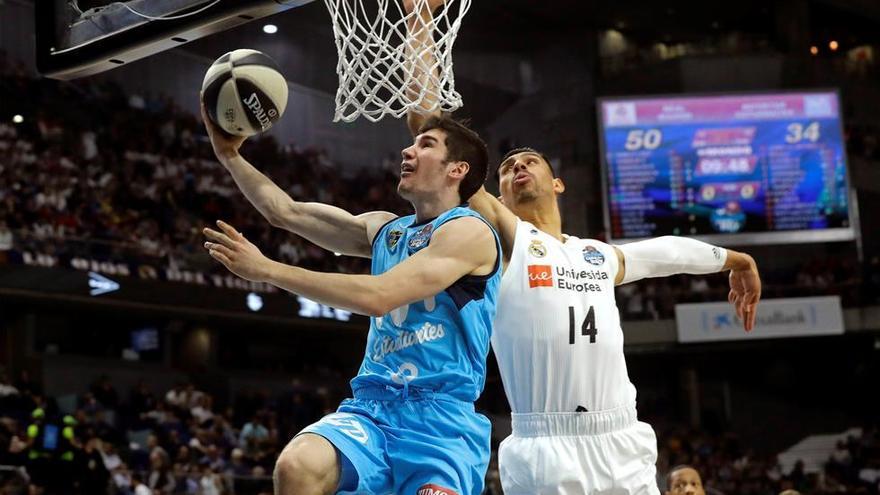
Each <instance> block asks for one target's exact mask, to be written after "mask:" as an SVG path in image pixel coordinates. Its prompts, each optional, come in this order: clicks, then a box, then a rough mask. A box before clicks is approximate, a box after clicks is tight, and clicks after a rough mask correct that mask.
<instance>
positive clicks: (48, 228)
mask: <svg viewBox="0 0 880 495" xmlns="http://www.w3.org/2000/svg"><path fill="white" fill-rule="evenodd" d="M0 100H2V101H3V102H5V103H3V104H2V106H3V110H10V109H12V108H15V111H17V112H19V113H20V114H23V115H26V116H27V117H26V118H25V119H24V121H23V122H21V123H18V124H14V123H11V122H2V123H0V154H2V155H3V157H4V158H3V159H2V160H0V263H3V262H21V258H22V252H24V251H29V252H32V253H40V254H48V255H51V256H56V257H64V256H67V257H74V256H84V257H87V258H90V259H100V260H103V261H119V262H124V263H149V264H151V265H154V266H160V267H163V268H169V269H173V270H188V271H195V272H202V273H212V272H213V273H221V274H225V270H224V269H223V268H222V267H221V266H220V265H219V264H218V263H215V262H213V260H211V259H210V257H209V256H207V255H206V253H205V252H204V250H203V249H202V248H201V246H202V241H203V236H202V234H201V228H202V227H204V226H206V225H211V224H212V223H213V222H214V221H215V220H216V219H224V220H226V221H227V222H228V223H230V224H232V225H234V226H236V227H237V228H239V229H240V230H241V231H243V232H244V233H245V234H246V235H247V236H248V238H249V239H250V240H251V241H252V242H254V243H255V244H256V245H257V246H259V247H260V248H261V249H262V250H263V251H264V253H266V254H267V255H268V256H270V257H273V258H275V259H278V260H280V261H283V262H287V263H292V264H298V265H300V266H303V267H306V268H311V269H316V270H325V271H341V272H347V273H361V272H366V271H367V270H368V265H367V263H366V262H365V261H364V260H361V259H356V258H348V257H337V256H333V254H332V253H328V252H326V251H324V250H322V249H320V248H318V247H316V246H314V245H313V244H311V243H309V242H307V241H304V240H303V239H301V238H299V237H297V236H293V235H289V234H287V233H285V232H283V231H281V230H279V229H275V228H272V227H271V226H270V225H269V224H268V222H266V221H265V220H264V219H262V218H261V217H260V216H259V214H258V213H257V212H256V210H255V209H254V208H252V207H251V206H250V205H249V204H247V202H246V200H245V199H244V197H243V196H242V195H241V193H239V192H238V190H237V188H236V186H235V184H234V182H233V180H232V178H231V176H230V174H229V173H227V172H226V171H225V170H224V169H223V167H222V166H221V165H220V164H219V163H218V162H217V160H216V159H214V156H213V153H212V151H211V147H210V144H209V143H208V142H207V140H206V137H205V135H204V131H203V128H202V123H201V122H200V121H199V119H198V118H196V116H194V115H191V114H189V113H187V112H184V111H182V110H181V108H180V107H179V106H178V105H177V104H176V103H175V102H173V101H171V100H170V99H168V98H157V97H150V96H140V95H133V94H126V92H125V91H123V89H122V88H121V87H119V86H118V85H116V84H114V83H113V82H110V81H100V80H94V79H87V80H83V81H76V82H58V81H52V80H48V79H37V78H35V77H34V76H31V75H29V74H28V73H27V72H26V71H25V70H24V69H23V67H22V66H21V65H20V64H19V65H16V64H13V63H11V62H10V61H8V60H6V59H5V57H3V56H2V54H0ZM70 101H76V102H77V104H76V105H70V104H69V102H70ZM13 105H14V106H13ZM86 109H87V111H84V110H86ZM855 132H856V131H852V132H851V133H850V134H852V133H855ZM856 134H857V133H856ZM859 136H861V134H859ZM859 143H860V145H859V146H860V148H859V149H860V150H867V151H871V152H872V153H873V152H875V151H876V146H875V144H871V143H873V141H872V140H871V139H870V138H867V137H865V136H861V137H860V138H859ZM245 147H246V148H245V150H244V152H243V153H244V154H245V155H246V156H247V157H248V158H249V160H250V161H252V162H253V163H255V164H257V165H258V166H259V167H260V168H261V169H262V170H263V171H264V172H265V173H266V174H267V175H268V176H269V177H271V178H272V179H273V180H274V181H276V182H277V183H278V184H279V185H280V186H281V187H282V188H284V189H285V190H286V191H288V192H289V193H290V194H291V196H292V197H294V198H296V199H298V200H304V201H310V200H315V201H321V202H327V203H331V204H335V205H338V206H340V207H342V208H344V209H346V210H348V211H351V212H352V213H361V212H364V211H368V210H376V209H380V210H388V211H392V212H399V213H407V212H408V211H409V209H410V207H409V206H408V204H407V203H406V202H405V201H403V200H402V199H400V198H399V197H398V196H397V194H396V192H395V184H396V170H395V164H394V163H393V160H388V159H386V160H385V162H386V163H385V166H376V167H372V168H363V169H360V171H358V172H352V171H347V170H346V169H344V168H342V167H339V166H338V164H336V163H334V162H333V161H332V160H331V159H330V158H329V157H328V154H327V153H326V151H325V150H321V149H314V148H298V147H296V146H281V145H279V144H278V143H277V142H276V141H275V140H274V139H273V138H271V137H263V138H258V139H251V140H249V141H248V142H246V143H245ZM762 271H763V276H764V278H765V287H766V289H765V294H767V295H768V296H771V297H774V296H775V297H781V296H799V295H814V294H827V293H837V294H841V295H842V296H843V297H844V303H845V304H858V303H863V302H872V301H861V300H859V298H860V297H862V296H860V295H859V293H860V291H859V288H860V287H862V284H866V285H870V287H865V288H866V289H867V290H864V291H861V293H862V294H872V295H873V296H871V297H874V298H876V296H877V294H880V259H876V258H875V259H871V260H869V262H868V268H867V270H866V273H862V271H863V270H861V269H860V268H859V267H858V266H856V265H854V264H853V263H848V262H845V261H838V260H835V259H834V258H828V259H822V260H817V261H814V262H810V263H808V264H805V265H803V266H802V267H800V269H788V270H785V271H781V272H780V273H773V272H769V271H768V270H767V268H766V267H764V266H762ZM726 293H727V289H726V281H725V280H724V279H723V278H721V277H715V278H709V279H705V278H687V277H678V278H673V279H666V280H658V281H645V282H643V283H641V284H638V285H635V286H631V287H623V288H621V289H620V291H619V295H618V297H619V299H620V301H619V306H620V308H621V311H622V312H623V314H624V316H625V317H626V318H631V319H632V318H647V319H651V318H654V319H656V318H668V317H671V316H672V315H673V309H674V305H675V303H676V302H695V301H713V300H724V299H725V298H726Z"/></svg>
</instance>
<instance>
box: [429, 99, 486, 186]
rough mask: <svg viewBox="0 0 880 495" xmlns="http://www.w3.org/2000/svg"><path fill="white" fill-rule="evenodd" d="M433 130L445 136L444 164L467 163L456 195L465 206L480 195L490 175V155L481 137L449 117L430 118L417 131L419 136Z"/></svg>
mask: <svg viewBox="0 0 880 495" xmlns="http://www.w3.org/2000/svg"><path fill="white" fill-rule="evenodd" d="M432 129H440V130H441V131H443V132H445V133H446V161H453V162H467V164H468V165H469V166H470V169H469V170H468V172H467V174H466V175H465V176H464V179H462V180H461V183H460V184H459V185H458V195H459V197H460V198H461V202H462V203H464V202H466V201H467V200H469V199H470V198H471V196H473V195H474V193H475V192H477V191H479V190H480V188H481V187H482V186H483V183H485V182H486V177H487V176H488V173H489V151H488V149H487V148H486V143H485V142H484V141H483V139H482V138H480V135H479V134H477V133H476V132H474V131H473V130H471V129H470V128H468V126H467V125H465V124H464V123H463V122H459V121H457V120H454V119H452V118H450V117H446V116H442V117H431V118H429V119H428V120H426V121H425V123H424V124H422V126H421V127H419V134H422V133H425V132H428V131H430V130H432Z"/></svg>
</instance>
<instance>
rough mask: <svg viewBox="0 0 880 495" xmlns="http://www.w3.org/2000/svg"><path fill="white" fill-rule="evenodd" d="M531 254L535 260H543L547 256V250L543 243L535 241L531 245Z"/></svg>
mask: <svg viewBox="0 0 880 495" xmlns="http://www.w3.org/2000/svg"><path fill="white" fill-rule="evenodd" d="M529 254H531V255H532V256H534V257H535V258H543V257H544V256H547V248H546V247H545V246H544V243H543V242H541V241H540V240H539V239H535V240H534V241H532V243H531V244H529Z"/></svg>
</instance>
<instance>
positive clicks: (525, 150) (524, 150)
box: [495, 146, 556, 178]
mask: <svg viewBox="0 0 880 495" xmlns="http://www.w3.org/2000/svg"><path fill="white" fill-rule="evenodd" d="M520 153H534V154H536V155H538V156H540V157H541V159H542V160H544V163H545V164H546V165H547V168H549V169H550V173H551V174H552V175H553V177H554V178H555V177H556V170H555V169H554V168H553V164H552V163H550V159H549V158H547V155H545V154H544V153H541V152H540V151H538V150H536V149H535V148H529V147H528V146H523V147H522V148H514V149H512V150H510V151H508V152H507V153H505V154H504V157H503V158H501V161H500V162H498V167H496V168H495V175H498V170H500V169H501V165H502V164H503V163H504V162H505V161H507V159H508V158H510V157H512V156H513V155H518V154H520Z"/></svg>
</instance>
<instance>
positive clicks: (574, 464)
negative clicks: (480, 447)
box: [498, 406, 660, 495]
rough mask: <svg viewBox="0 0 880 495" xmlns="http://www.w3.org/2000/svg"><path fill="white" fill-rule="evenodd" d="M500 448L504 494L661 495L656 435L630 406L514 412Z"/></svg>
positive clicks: (500, 467) (499, 458) (499, 455)
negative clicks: (564, 411) (509, 431)
mask: <svg viewBox="0 0 880 495" xmlns="http://www.w3.org/2000/svg"><path fill="white" fill-rule="evenodd" d="M512 426H513V434H512V435H511V436H509V437H507V438H506V439H504V441H503V442H501V447H500V449H499V450H498V467H499V471H500V473H501V485H502V488H503V489H504V493H505V495H536V494H538V495H659V494H660V490H659V489H658V488H657V479H656V473H657V468H656V467H655V464H656V462H657V437H656V436H655V435H654V429H653V428H651V426H650V425H648V424H647V423H642V422H640V421H638V419H637V417H636V411H635V408H634V407H632V406H629V407H621V408H618V409H611V410H608V411H598V412H583V413H535V414H513V415H512Z"/></svg>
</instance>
